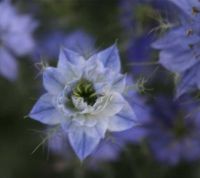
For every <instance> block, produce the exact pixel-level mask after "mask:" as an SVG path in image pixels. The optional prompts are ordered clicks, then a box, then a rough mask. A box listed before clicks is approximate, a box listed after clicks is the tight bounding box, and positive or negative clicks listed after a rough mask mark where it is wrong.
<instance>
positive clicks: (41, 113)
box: [29, 94, 65, 125]
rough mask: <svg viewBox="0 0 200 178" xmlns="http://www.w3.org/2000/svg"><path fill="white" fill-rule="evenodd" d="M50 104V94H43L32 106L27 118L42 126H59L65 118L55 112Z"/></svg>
mask: <svg viewBox="0 0 200 178" xmlns="http://www.w3.org/2000/svg"><path fill="white" fill-rule="evenodd" d="M52 102H53V101H52V96H51V95H50V94H44V95H43V96H41V97H40V98H39V100H38V101H37V103H36V104H35V105H34V107H33V109H32V110H31V112H30V114H29V116H30V117H31V118H32V119H35V120H37V121H40V122H42V123H44V124H49V125H55V124H60V123H61V122H63V120H64V119H65V118H64V116H63V115H62V114H61V113H60V112H58V111H57V110H56V108H55V107H54V106H53V104H52Z"/></svg>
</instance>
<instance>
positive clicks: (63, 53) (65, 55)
mask: <svg viewBox="0 0 200 178" xmlns="http://www.w3.org/2000/svg"><path fill="white" fill-rule="evenodd" d="M84 61H85V59H84V58H83V57H82V56H81V55H80V54H79V53H77V52H75V51H72V50H70V49H67V48H61V50H60V54H59V61H58V67H62V66H65V65H66V62H70V63H71V64H74V65H81V64H83V63H84Z"/></svg>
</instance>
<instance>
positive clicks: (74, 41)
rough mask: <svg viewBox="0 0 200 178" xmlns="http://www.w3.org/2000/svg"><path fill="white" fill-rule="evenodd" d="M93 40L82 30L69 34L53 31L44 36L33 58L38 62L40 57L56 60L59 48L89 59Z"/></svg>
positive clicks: (92, 50)
mask: <svg viewBox="0 0 200 178" xmlns="http://www.w3.org/2000/svg"><path fill="white" fill-rule="evenodd" d="M94 44H95V40H94V39H93V38H92V36H90V35H89V34H87V33H86V32H84V31H83V30H76V31H73V32H70V33H64V32H62V31H53V32H50V33H49V34H48V35H46V36H44V37H43V38H42V39H41V40H40V42H38V46H37V47H36V50H35V54H34V55H35V56H34V58H37V60H40V59H41V57H44V58H47V59H56V58H57V54H58V53H59V49H60V47H62V46H63V47H66V48H69V49H71V50H74V51H76V52H78V53H79V54H82V55H83V56H84V57H86V58H87V57H89V56H90V55H91V54H92V53H93V52H94Z"/></svg>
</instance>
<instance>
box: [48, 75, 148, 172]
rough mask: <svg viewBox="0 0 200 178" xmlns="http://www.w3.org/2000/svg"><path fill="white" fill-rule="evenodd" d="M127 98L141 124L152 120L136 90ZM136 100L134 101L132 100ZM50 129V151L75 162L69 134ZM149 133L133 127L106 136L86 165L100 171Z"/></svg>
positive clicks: (129, 85)
mask: <svg viewBox="0 0 200 178" xmlns="http://www.w3.org/2000/svg"><path fill="white" fill-rule="evenodd" d="M132 86H133V82H132V81H130V79H129V77H128V80H127V87H132ZM125 98H126V99H127V100H128V101H129V103H130V104H131V106H132V107H133V108H134V111H135V114H136V117H140V123H145V122H147V120H149V119H150V115H149V108H147V106H146V105H145V100H144V99H143V98H141V96H139V95H138V94H137V93H136V92H135V91H134V90H131V89H129V91H128V92H127V93H126V95H125ZM132 98H134V100H131V99H132ZM54 130H55V129H54V128H53V129H52V128H51V127H50V128H49V129H48V130H47V137H48V138H49V139H48V142H47V146H48V150H50V151H51V152H52V153H54V154H55V155H60V156H61V157H62V159H63V158H64V160H65V161H66V162H69V161H70V162H72V161H74V159H73V158H74V157H73V156H74V154H73V152H72V150H71V148H70V144H69V141H68V138H67V134H66V133H65V132H64V131H63V130H60V131H56V132H55V133H53V134H52V132H53V131H54ZM147 133H148V131H147V129H146V128H144V127H141V126H138V127H133V128H130V129H128V130H125V131H122V132H114V133H109V134H107V135H106V138H105V139H104V140H103V141H102V142H101V143H100V144H99V145H98V148H97V149H96V150H95V151H94V152H93V153H92V154H91V158H90V159H87V162H86V165H87V166H88V167H89V168H95V169H98V168H99V167H101V163H104V162H108V161H113V160H117V159H118V158H119V156H120V153H121V151H122V150H123V149H124V148H125V146H126V145H127V144H128V143H132V144H139V143H140V142H141V141H142V140H143V138H145V137H146V135H147Z"/></svg>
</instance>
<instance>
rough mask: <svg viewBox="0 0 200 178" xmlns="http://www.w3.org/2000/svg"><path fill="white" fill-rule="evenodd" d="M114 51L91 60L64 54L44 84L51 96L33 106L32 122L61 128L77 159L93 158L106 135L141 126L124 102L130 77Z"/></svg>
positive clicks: (47, 72) (48, 70) (65, 51)
mask: <svg viewBox="0 0 200 178" xmlns="http://www.w3.org/2000/svg"><path fill="white" fill-rule="evenodd" d="M120 70H121V64H120V58H119V54H118V49H117V48H116V46H115V45H113V46H111V47H109V48H107V49H105V50H103V51H100V52H98V53H96V54H94V55H92V56H91V57H90V58H89V59H88V60H86V58H84V57H83V56H82V55H81V54H79V53H77V52H75V51H72V50H70V49H67V48H62V49H61V51H60V55H59V61H58V66H57V68H53V67H47V68H46V69H45V70H44V74H43V84H44V87H45V89H46V90H47V93H46V94H44V95H43V96H42V97H41V98H40V99H39V100H38V101H37V103H36V104H35V106H34V107H33V109H32V111H31V112H30V117H31V118H33V119H35V120H37V121H40V122H42V123H44V124H48V125H60V127H61V128H62V129H63V130H64V131H65V132H67V134H68V137H69V142H70V144H71V146H72V147H73V149H74V151H75V153H76V154H77V156H78V157H79V159H81V160H83V159H84V158H86V157H87V156H88V155H90V154H91V153H92V152H93V151H94V149H95V148H96V146H97V145H98V144H99V142H100V140H101V139H102V138H104V137H105V133H106V131H123V130H127V129H129V128H131V127H133V126H135V125H137V124H138V121H137V119H136V116H135V113H134V111H133V110H132V108H131V106H130V105H129V104H128V102H127V101H126V100H125V98H124V97H123V92H124V90H125V87H126V76H125V75H122V74H120Z"/></svg>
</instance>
